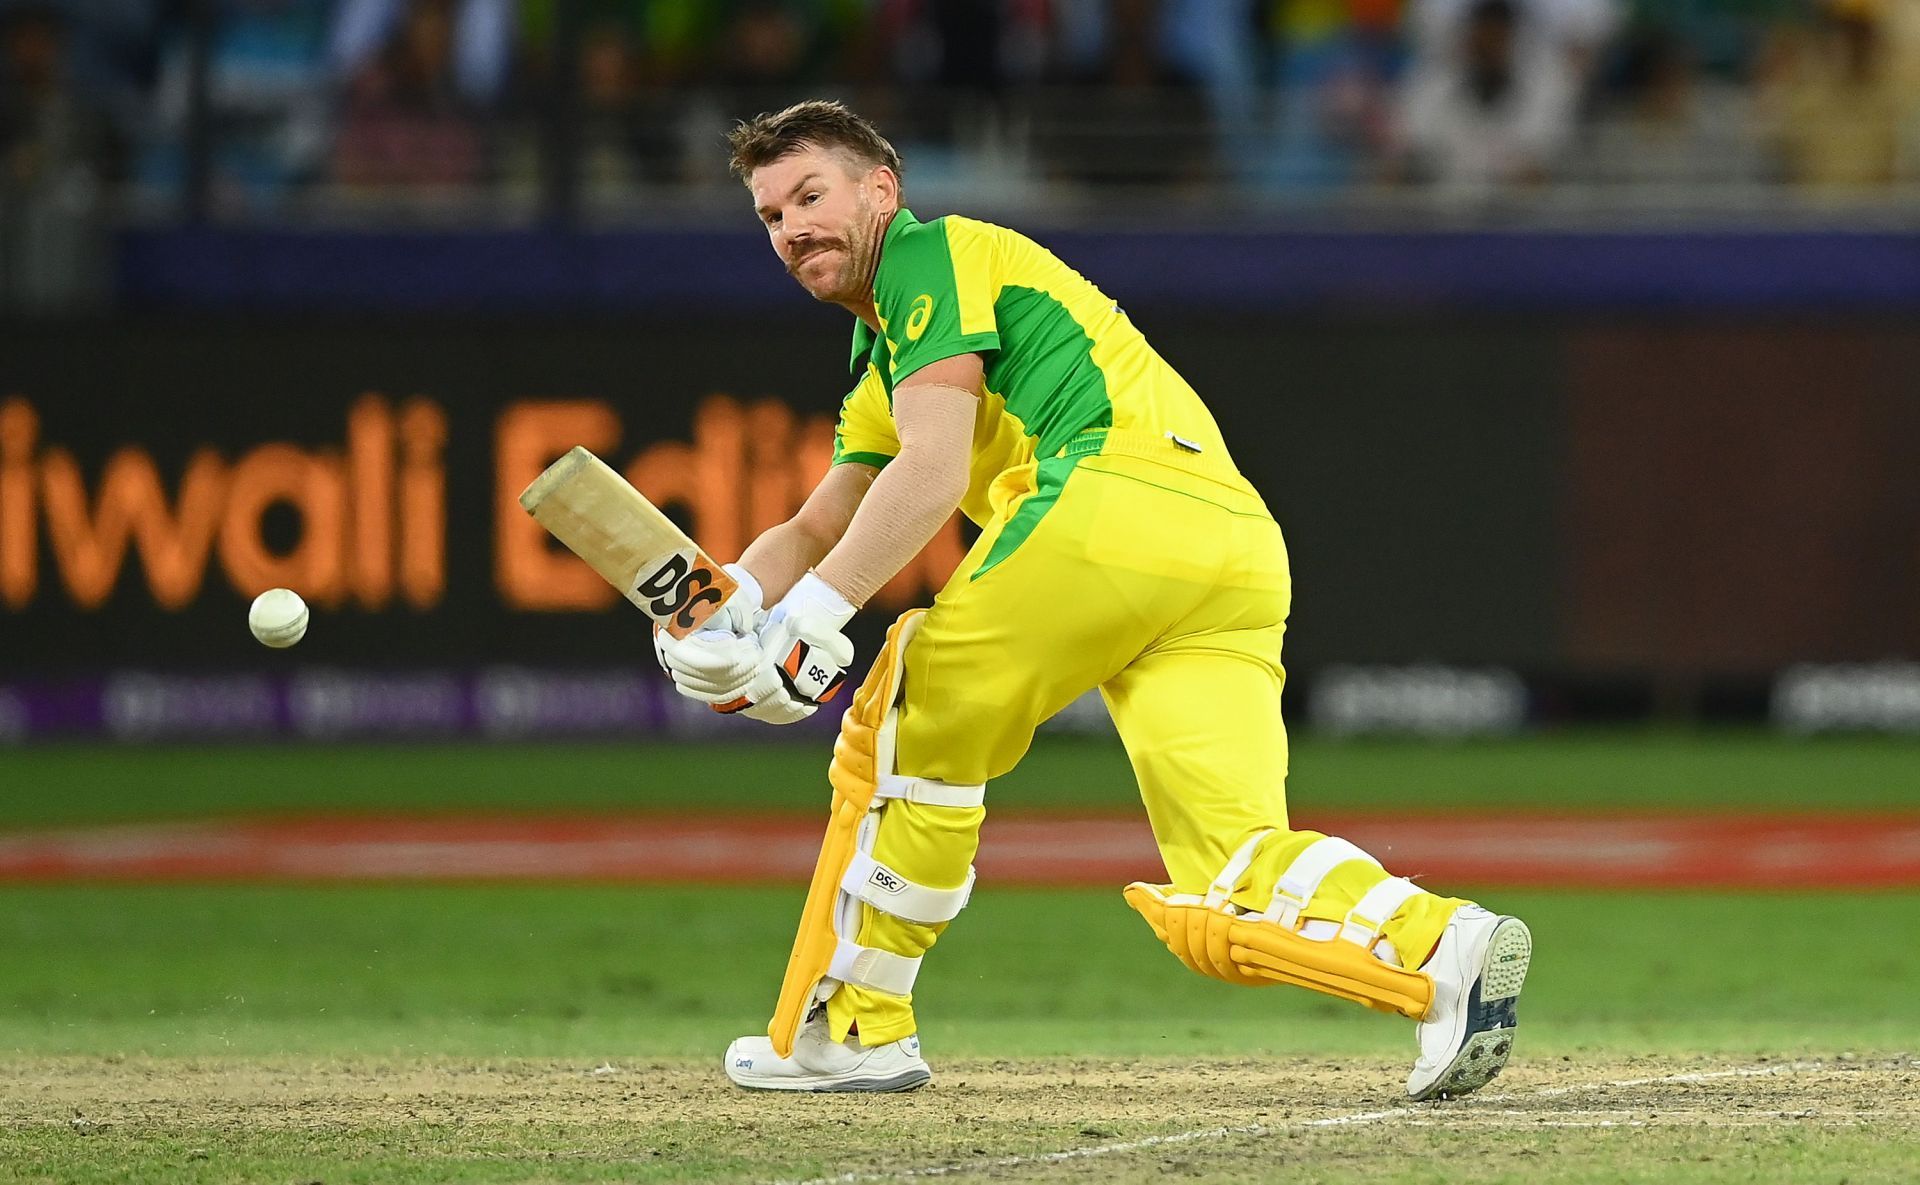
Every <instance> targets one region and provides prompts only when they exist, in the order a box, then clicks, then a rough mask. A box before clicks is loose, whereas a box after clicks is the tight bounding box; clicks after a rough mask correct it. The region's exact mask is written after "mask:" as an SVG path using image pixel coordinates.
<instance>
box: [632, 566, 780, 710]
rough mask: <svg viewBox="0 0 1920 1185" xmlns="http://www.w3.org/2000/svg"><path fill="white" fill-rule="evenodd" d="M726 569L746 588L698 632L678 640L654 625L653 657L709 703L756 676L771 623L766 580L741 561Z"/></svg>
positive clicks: (678, 683)
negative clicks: (760, 638) (763, 600)
mask: <svg viewBox="0 0 1920 1185" xmlns="http://www.w3.org/2000/svg"><path fill="white" fill-rule="evenodd" d="M724 570H725V571H726V573H727V574H728V575H730V576H732V577H733V578H734V580H736V581H738V582H739V585H740V587H739V588H738V589H736V590H735V591H734V594H733V595H732V596H730V597H728V598H727V599H726V602H725V603H724V604H722V605H721V606H720V608H719V609H717V610H715V611H714V614H713V616H712V617H709V618H707V620H706V621H705V622H704V623H702V625H701V627H700V628H699V629H698V630H696V631H695V632H693V633H691V634H688V635H687V636H686V637H684V638H676V637H674V636H673V635H672V634H669V633H668V632H667V631H665V630H663V629H661V628H660V627H659V626H657V625H656V626H654V627H653V657H654V658H655V659H656V660H657V661H658V662H659V663H660V669H661V670H663V671H665V672H666V673H667V676H668V677H669V678H671V679H672V680H673V685H674V687H675V688H676V689H677V690H678V691H679V692H680V693H681V694H682V695H685V696H687V697H689V698H691V699H699V700H704V701H706V702H708V703H715V702H724V701H725V700H727V699H731V698H733V697H732V696H721V695H719V693H720V692H722V691H725V690H727V689H728V688H731V687H737V686H738V685H739V684H740V683H742V682H743V681H745V680H746V679H748V678H749V677H750V676H751V675H752V673H753V671H754V669H755V668H756V667H757V666H758V665H759V646H758V644H757V642H756V641H755V635H756V634H757V633H758V632H759V629H760V627H761V625H762V624H764V623H765V621H766V614H765V613H763V612H761V609H760V597H761V593H760V582H759V581H758V580H755V579H754V578H753V573H751V572H749V571H747V570H746V569H745V568H743V567H741V566H740V565H739V564H727V565H725V567H724ZM714 697H718V698H717V699H716V698H714Z"/></svg>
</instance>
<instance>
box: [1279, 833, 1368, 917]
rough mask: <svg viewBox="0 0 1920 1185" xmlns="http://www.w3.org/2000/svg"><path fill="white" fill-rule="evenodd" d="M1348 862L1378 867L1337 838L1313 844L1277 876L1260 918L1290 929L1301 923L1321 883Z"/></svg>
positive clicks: (1354, 846)
mask: <svg viewBox="0 0 1920 1185" xmlns="http://www.w3.org/2000/svg"><path fill="white" fill-rule="evenodd" d="M1349 860H1365V861H1366V862H1367V863H1369V864H1378V863H1379V861H1377V860H1375V859H1374V858H1373V857H1372V856H1369V855H1367V854H1366V852H1364V851H1362V850H1361V849H1360V847H1359V845H1357V844H1353V843H1349V842H1348V841H1346V840H1344V839H1340V838H1338V837H1336V836H1332V835H1328V836H1324V837H1322V838H1320V839H1317V840H1314V841H1313V842H1312V843H1310V844H1308V845H1307V848H1306V850H1305V851H1303V852H1301V853H1300V854H1299V855H1298V856H1295V857H1294V858H1293V863H1292V864H1289V865H1287V870H1286V871H1285V872H1283V873H1281V874H1280V879H1279V881H1278V882H1276V883H1275V884H1274V886H1273V901H1272V903H1271V904H1269V905H1268V906H1267V911H1266V913H1265V914H1264V915H1263V916H1264V917H1265V918H1266V919H1267V920H1268V921H1270V922H1276V923H1278V924H1280V925H1282V926H1285V927H1287V928H1288V929H1292V928H1293V925H1294V923H1295V922H1297V921H1299V919H1300V911H1301V910H1303V909H1305V908H1306V907H1307V902H1308V901H1309V900H1311V899H1312V897H1313V895H1314V893H1315V892H1317V891H1318V890H1319V888H1320V882H1321V881H1323V880H1326V879H1327V874H1328V873H1329V872H1332V871H1333V870H1334V869H1335V868H1338V867H1339V866H1340V865H1342V864H1345V863H1346V862H1347V861H1349Z"/></svg>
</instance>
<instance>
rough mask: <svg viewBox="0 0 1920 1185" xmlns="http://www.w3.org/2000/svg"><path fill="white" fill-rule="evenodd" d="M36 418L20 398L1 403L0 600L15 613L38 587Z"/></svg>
mask: <svg viewBox="0 0 1920 1185" xmlns="http://www.w3.org/2000/svg"><path fill="white" fill-rule="evenodd" d="M39 434H40V417H39V416H37V415H35V414H34V412H33V405H32V404H31V403H28V402H27V401H26V400H24V399H18V398H15V399H9V400H7V401H6V402H5V403H0V601H5V602H6V603H7V605H8V607H9V608H14V609H18V608H19V607H20V606H22V605H24V604H26V603H27V602H28V601H31V600H32V599H33V593H34V590H35V588H36V587H38V585H39V583H40V564H39V558H40V541H39V539H38V537H37V536H36V534H35V531H34V503H35V499H34V496H33V486H34V481H33V446H34V443H35V441H36V440H38V438H39Z"/></svg>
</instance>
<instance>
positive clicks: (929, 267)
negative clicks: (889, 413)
mask: <svg viewBox="0 0 1920 1185" xmlns="http://www.w3.org/2000/svg"><path fill="white" fill-rule="evenodd" d="M952 221H953V220H952V219H950V218H936V219H934V220H933V221H932V222H921V221H919V220H918V219H916V218H915V217H914V216H913V214H912V212H911V211H908V210H901V211H900V212H899V213H897V214H895V215H894V219H893V223H892V225H890V226H889V227H888V228H887V236H886V242H885V244H884V246H883V247H882V250H881V254H880V266H879V269H878V270H877V271H876V272H875V273H874V278H873V302H874V308H875V311H876V312H877V313H878V314H879V317H880V328H881V331H882V333H884V334H885V336H886V341H887V350H888V353H889V355H890V364H889V368H888V370H889V372H888V375H887V378H888V380H889V386H891V384H892V381H893V380H894V379H896V378H899V377H904V376H906V375H910V374H912V373H913V372H914V371H916V370H919V369H920V368H921V367H923V366H926V365H927V364H928V363H932V362H938V361H940V360H941V359H943V358H952V357H954V356H956V355H959V354H970V353H980V354H991V353H992V352H993V351H996V350H998V349H999V348H1000V334H999V332H998V330H997V328H996V322H995V319H994V307H993V302H994V295H995V290H994V289H995V286H994V277H993V267H992V258H991V254H990V252H991V244H988V243H981V242H968V241H966V240H964V239H963V241H962V242H961V243H960V244H959V247H960V249H959V250H958V251H956V250H955V244H954V242H953V241H952V239H951V238H950V236H949V233H948V226H949V224H950V223H951V222H952Z"/></svg>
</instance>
